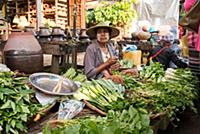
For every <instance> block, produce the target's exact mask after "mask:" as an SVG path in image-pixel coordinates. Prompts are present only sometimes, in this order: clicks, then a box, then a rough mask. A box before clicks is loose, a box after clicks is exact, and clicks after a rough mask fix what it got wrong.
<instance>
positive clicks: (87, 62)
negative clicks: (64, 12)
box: [84, 23, 123, 84]
mask: <svg viewBox="0 0 200 134" xmlns="http://www.w3.org/2000/svg"><path fill="white" fill-rule="evenodd" d="M86 33H87V35H88V36H89V37H90V38H91V39H93V40H92V43H91V44H90V45H89V46H88V47H87V49H86V53H85V57H84V71H85V74H86V76H87V78H88V79H98V78H104V77H105V78H107V79H112V80H113V81H114V82H117V83H120V84H123V79H122V78H121V77H120V76H118V75H111V73H110V71H109V70H110V67H111V66H112V65H114V64H116V63H117V60H118V55H117V51H116V49H115V48H114V46H113V45H112V43H111V41H110V39H111V38H114V37H117V36H118V35H119V30H118V29H117V28H115V27H112V26H109V24H106V23H99V24H97V25H96V26H93V27H91V28H89V29H88V30H87V32H86Z"/></svg>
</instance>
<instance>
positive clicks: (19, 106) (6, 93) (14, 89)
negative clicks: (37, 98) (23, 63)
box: [0, 72, 41, 134]
mask: <svg viewBox="0 0 200 134" xmlns="http://www.w3.org/2000/svg"><path fill="white" fill-rule="evenodd" d="M24 80H27V78H24V77H18V78H14V73H13V72H0V125H1V126H2V127H3V132H5V133H7V134H9V133H13V134H19V133H20V132H27V126H26V125H27V122H28V119H29V118H30V117H32V116H33V115H35V113H36V112H38V110H39V109H40V108H41V106H40V105H39V104H37V102H33V93H32V90H31V89H30V88H29V87H28V86H27V85H26V84H24Z"/></svg>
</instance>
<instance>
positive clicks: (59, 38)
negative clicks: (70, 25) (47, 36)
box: [52, 35, 64, 42]
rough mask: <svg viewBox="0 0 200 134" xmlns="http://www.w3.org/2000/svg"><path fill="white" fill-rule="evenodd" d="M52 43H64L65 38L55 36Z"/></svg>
mask: <svg viewBox="0 0 200 134" xmlns="http://www.w3.org/2000/svg"><path fill="white" fill-rule="evenodd" d="M52 41H54V42H57V41H64V38H63V36H62V35H61V36H59V35H58V36H57V35H54V36H52Z"/></svg>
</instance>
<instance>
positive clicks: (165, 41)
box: [148, 34, 188, 70]
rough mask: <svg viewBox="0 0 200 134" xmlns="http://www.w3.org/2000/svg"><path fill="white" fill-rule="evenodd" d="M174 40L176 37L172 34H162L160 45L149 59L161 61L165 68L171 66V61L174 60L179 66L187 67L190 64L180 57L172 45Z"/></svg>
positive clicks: (151, 53) (154, 49)
mask: <svg viewBox="0 0 200 134" xmlns="http://www.w3.org/2000/svg"><path fill="white" fill-rule="evenodd" d="M173 41H174V38H173V35H171V34H167V35H165V36H162V39H161V40H160V41H159V43H158V44H159V45H158V46H156V47H155V48H153V50H152V51H151V52H150V54H149V57H148V59H149V61H150V60H152V61H153V62H159V63H160V64H162V65H163V66H164V69H165V70H166V69H167V68H169V67H170V62H173V63H174V64H175V65H176V66H177V67H179V68H186V67H187V66H188V65H187V64H186V63H185V62H183V61H182V60H181V59H180V58H179V57H178V55H177V54H176V53H175V51H174V50H173V49H172V47H171V44H172V42H173Z"/></svg>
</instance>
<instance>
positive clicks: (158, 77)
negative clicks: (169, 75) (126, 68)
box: [140, 62, 165, 82]
mask: <svg viewBox="0 0 200 134" xmlns="http://www.w3.org/2000/svg"><path fill="white" fill-rule="evenodd" d="M164 75H165V71H164V68H163V65H161V64H160V63H159V62H155V63H153V62H150V65H149V66H145V67H144V68H143V70H142V71H140V77H141V78H142V79H144V80H149V81H154V82H161V81H162V78H163V77H164Z"/></svg>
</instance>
